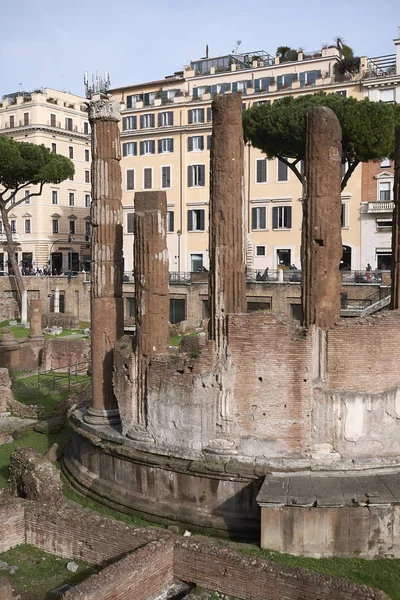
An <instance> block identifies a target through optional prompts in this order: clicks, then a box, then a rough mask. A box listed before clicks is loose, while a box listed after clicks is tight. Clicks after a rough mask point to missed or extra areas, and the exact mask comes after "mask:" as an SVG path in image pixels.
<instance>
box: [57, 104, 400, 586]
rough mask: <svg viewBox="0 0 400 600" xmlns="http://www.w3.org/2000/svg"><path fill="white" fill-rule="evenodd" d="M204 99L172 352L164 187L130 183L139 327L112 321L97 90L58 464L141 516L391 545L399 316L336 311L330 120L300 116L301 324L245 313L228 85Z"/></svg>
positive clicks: (239, 165)
mask: <svg viewBox="0 0 400 600" xmlns="http://www.w3.org/2000/svg"><path fill="white" fill-rule="evenodd" d="M98 103H100V104H98ZM212 110H213V137H212V147H211V190H210V197H211V198H210V211H211V215H212V218H211V219H210V232H209V239H210V243H209V246H210V256H211V269H210V275H209V277H210V285H209V294H210V298H209V301H210V307H211V313H210V314H211V319H210V325H209V336H208V337H207V336H206V335H205V334H203V335H199V336H197V337H193V338H186V339H184V340H183V341H182V343H181V346H180V348H179V351H178V352H175V351H173V350H172V349H168V347H167V346H168V322H167V319H168V310H167V302H168V265H167V261H166V253H165V231H166V222H165V221H166V199H165V196H164V194H162V193H160V192H158V193H157V192H143V193H141V194H136V196H135V204H136V218H135V233H136V240H135V261H136V272H135V277H136V301H137V307H136V336H135V337H131V336H122V333H123V331H122V307H121V283H120V278H121V260H122V255H121V248H122V242H121V239H120V237H121V227H122V225H121V217H120V210H121V209H120V199H119V195H120V185H121V183H120V182H121V175H120V170H119V166H118V159H119V140H118V128H117V120H118V110H117V108H116V107H114V105H113V103H112V101H110V100H108V99H105V98H101V99H97V100H95V101H94V102H92V105H91V108H90V120H91V123H92V127H93V158H94V173H95V176H94V177H93V180H94V193H93V198H94V206H93V209H92V219H93V220H94V229H95V233H94V236H93V259H94V274H95V275H94V281H93V284H92V315H93V317H92V318H93V329H92V351H93V380H94V385H93V406H92V408H91V409H89V411H87V412H86V411H85V410H83V409H82V410H77V411H75V413H74V414H73V415H72V417H71V423H72V427H73V437H72V442H71V444H70V446H69V448H68V451H67V453H66V456H65V457H64V460H63V469H64V472H65V474H66V475H67V477H68V479H69V480H70V481H71V482H72V484H73V485H75V486H76V487H77V488H78V489H79V490H80V491H82V492H83V493H86V494H88V495H89V496H91V497H93V498H96V499H97V500H99V501H101V502H103V503H105V504H107V505H109V506H112V507H114V508H118V509H119V510H121V511H124V512H128V513H130V512H132V513H135V514H139V515H142V516H144V517H145V518H147V519H149V520H152V521H160V522H167V523H171V522H177V523H180V524H182V525H184V526H189V527H193V528H197V529H204V530H208V531H213V532H216V533H219V534H225V535H226V534H229V535H230V536H231V537H234V536H240V537H242V538H243V537H245V538H246V539H256V540H259V539H260V533H261V540H262V546H263V547H267V548H272V549H276V550H281V551H285V552H291V553H295V554H296V553H298V554H305V555H312V556H331V555H336V556H352V555H354V552H356V553H357V554H359V555H361V556H364V557H374V556H376V555H382V556H397V557H400V512H399V505H400V477H399V456H400V435H399V433H400V375H399V371H398V363H399V360H400V346H399V343H398V340H399V336H400V313H399V312H398V311H397V310H391V311H388V312H385V313H381V314H378V315H377V316H374V317H368V318H364V319H353V320H351V321H344V320H340V319H339V313H340V291H341V286H340V277H339V270H338V268H339V261H340V257H341V252H342V242H341V235H340V209H341V198H340V193H341V192H340V168H341V131H340V127H339V124H338V121H337V119H336V117H335V115H334V114H333V113H332V112H331V111H330V110H329V109H327V108H322V107H316V108H313V109H312V110H311V111H310V112H309V114H308V122H307V161H306V162H307V164H306V177H307V189H306V194H305V198H304V218H303V219H304V220H303V249H302V251H303V271H304V274H305V277H304V284H303V289H302V302H303V308H304V322H303V323H302V325H301V326H300V325H299V324H298V323H296V322H295V321H293V320H291V319H289V318H287V317H285V316H283V315H279V314H273V313H269V312H256V313H250V314H249V313H246V304H245V276H244V273H245V240H246V238H245V235H244V231H245V226H246V215H245V214H244V202H243V197H242V176H243V171H242V169H243V160H242V157H243V143H242V133H241V100H240V97H239V96H236V95H235V94H228V95H226V96H217V97H216V98H215V99H214V101H213V107H212ZM397 140H398V149H397V162H396V173H397V175H396V177H397V179H396V181H397V184H396V194H397V195H396V203H398V202H399V164H400V163H399V147H400V141H399V135H398V136H397ZM117 188H118V189H117ZM397 218H398V217H397ZM396 240H397V238H396ZM395 244H398V240H397V241H395ZM396 248H397V246H396V245H395V249H396ZM395 252H396V255H397V253H398V250H395ZM396 268H398V267H396ZM397 279H398V277H397V278H396V277H393V285H394V286H396V285H397V283H396V282H397ZM397 296H398V294H397V295H396V287H394V290H393V296H392V297H397ZM392 308H396V309H397V308H398V306H397V303H396V304H395V305H394V306H393V307H392ZM371 348H374V352H371ZM119 417H120V418H121V420H122V424H119V423H118V421H119ZM260 521H261V523H260ZM327 597H328V596H327ZM343 597H345V596H343Z"/></svg>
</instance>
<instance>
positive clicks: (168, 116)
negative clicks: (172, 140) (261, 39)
mask: <svg viewBox="0 0 400 600" xmlns="http://www.w3.org/2000/svg"><path fill="white" fill-rule="evenodd" d="M173 124H174V113H173V112H172V110H168V111H167V112H161V113H158V126H159V127H168V126H171V125H173Z"/></svg>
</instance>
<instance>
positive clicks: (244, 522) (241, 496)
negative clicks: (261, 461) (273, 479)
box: [211, 466, 264, 543]
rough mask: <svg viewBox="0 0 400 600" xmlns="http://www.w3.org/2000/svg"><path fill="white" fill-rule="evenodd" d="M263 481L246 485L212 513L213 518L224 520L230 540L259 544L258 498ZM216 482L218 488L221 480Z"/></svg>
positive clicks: (261, 478)
mask: <svg viewBox="0 0 400 600" xmlns="http://www.w3.org/2000/svg"><path fill="white" fill-rule="evenodd" d="M242 467H243V466H242ZM263 481H264V477H259V478H258V479H257V480H255V481H252V482H251V483H248V484H245V485H244V487H243V488H242V489H241V490H240V492H237V493H236V494H234V495H233V496H231V497H230V498H229V499H228V500H226V501H225V502H222V503H221V504H219V505H218V506H217V507H216V508H214V509H213V510H212V511H211V514H212V515H213V516H215V517H217V518H219V519H223V521H224V523H225V526H226V531H227V533H228V537H229V539H231V540H243V539H246V541H252V540H254V541H256V542H257V543H259V540H260V534H261V533H260V532H261V509H260V507H259V506H258V504H257V502H256V497H257V495H258V492H259V490H260V488H261V485H262V483H263ZM215 482H216V485H217V486H218V484H219V483H220V482H219V480H215ZM215 491H216V490H215ZM238 515H241V518H240V529H239V528H238Z"/></svg>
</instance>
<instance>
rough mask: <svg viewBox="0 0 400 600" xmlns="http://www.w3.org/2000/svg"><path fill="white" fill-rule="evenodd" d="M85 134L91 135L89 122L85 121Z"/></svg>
mask: <svg viewBox="0 0 400 600" xmlns="http://www.w3.org/2000/svg"><path fill="white" fill-rule="evenodd" d="M83 133H86V135H89V123H88V122H87V121H84V123H83Z"/></svg>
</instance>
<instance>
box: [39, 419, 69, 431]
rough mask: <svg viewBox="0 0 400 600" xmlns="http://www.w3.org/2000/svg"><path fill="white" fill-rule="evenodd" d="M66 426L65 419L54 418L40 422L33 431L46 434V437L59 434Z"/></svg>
mask: <svg viewBox="0 0 400 600" xmlns="http://www.w3.org/2000/svg"><path fill="white" fill-rule="evenodd" d="M64 425H65V420H64V418H63V417H53V418H51V419H46V421H39V422H38V423H35V425H34V427H33V429H34V430H35V431H37V433H45V434H46V435H49V434H52V433H59V432H60V431H61V430H62V429H63V427H64Z"/></svg>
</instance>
